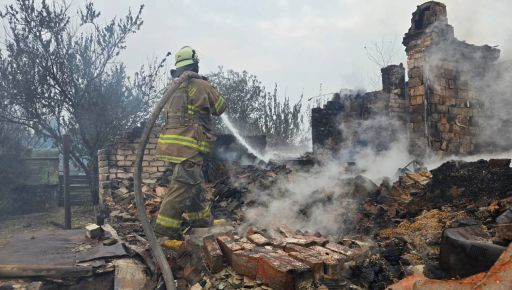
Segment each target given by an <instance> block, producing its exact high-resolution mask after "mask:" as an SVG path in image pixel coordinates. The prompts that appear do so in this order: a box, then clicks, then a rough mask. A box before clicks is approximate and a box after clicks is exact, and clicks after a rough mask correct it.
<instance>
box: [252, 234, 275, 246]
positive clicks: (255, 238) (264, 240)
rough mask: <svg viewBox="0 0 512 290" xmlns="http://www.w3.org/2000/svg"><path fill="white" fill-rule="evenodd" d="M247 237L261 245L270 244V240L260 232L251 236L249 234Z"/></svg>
mask: <svg viewBox="0 0 512 290" xmlns="http://www.w3.org/2000/svg"><path fill="white" fill-rule="evenodd" d="M247 239H248V240H249V241H251V242H253V243H255V244H256V245H257V246H260V247H261V246H266V245H268V244H270V241H269V240H268V239H267V238H265V237H264V236H262V235H260V234H252V235H250V236H247Z"/></svg>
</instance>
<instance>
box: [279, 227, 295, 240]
mask: <svg viewBox="0 0 512 290" xmlns="http://www.w3.org/2000/svg"><path fill="white" fill-rule="evenodd" d="M277 229H278V230H279V231H280V232H281V233H282V234H283V235H284V236H285V237H287V238H292V237H293V236H295V231H294V230H292V229H290V228H289V227H288V226H287V225H280V226H278V227H277Z"/></svg>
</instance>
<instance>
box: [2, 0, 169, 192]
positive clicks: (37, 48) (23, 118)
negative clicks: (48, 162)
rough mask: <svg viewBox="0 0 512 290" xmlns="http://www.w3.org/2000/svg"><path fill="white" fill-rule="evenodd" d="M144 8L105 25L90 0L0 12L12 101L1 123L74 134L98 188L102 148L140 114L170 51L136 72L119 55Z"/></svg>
mask: <svg viewBox="0 0 512 290" xmlns="http://www.w3.org/2000/svg"><path fill="white" fill-rule="evenodd" d="M142 9H143V6H141V7H140V8H139V10H138V11H137V13H135V14H133V13H132V12H131V11H129V12H128V13H127V15H126V16H124V17H121V18H114V19H112V20H110V21H108V22H107V23H106V24H105V25H101V24H99V23H98V22H99V21H98V17H99V15H100V12H99V11H97V10H95V8H94V6H93V4H92V3H86V4H85V7H84V8H83V9H80V10H79V11H78V14H74V13H72V12H71V11H70V9H69V5H68V4H67V3H66V2H65V1H64V2H57V1H55V2H52V4H51V5H48V3H46V1H44V0H43V1H42V2H41V4H36V3H34V0H16V1H15V2H14V4H12V5H8V6H6V7H5V9H4V11H1V12H0V16H1V17H2V18H3V19H4V21H5V23H6V24H7V25H6V28H7V37H6V39H5V41H4V48H3V51H0V98H1V99H3V100H4V101H3V102H4V103H5V105H6V107H9V108H13V109H12V110H0V122H1V121H6V122H13V123H17V124H23V125H24V126H27V127H29V128H32V129H33V130H34V131H35V132H36V133H37V134H39V135H42V136H45V137H48V138H51V139H53V140H54V141H55V143H56V144H57V145H59V147H60V146H61V143H62V135H63V134H64V133H68V134H70V135H71V138H72V144H73V146H72V149H71V157H72V159H73V161H74V162H75V163H77V164H78V165H79V166H80V167H81V168H82V169H83V170H84V171H85V172H86V173H87V174H88V177H89V180H90V182H91V186H92V187H91V189H92V190H93V191H96V190H97V184H95V183H94V182H96V180H97V178H96V174H97V151H98V149H100V148H103V147H104V146H105V145H106V144H107V143H108V142H110V141H111V140H113V139H114V138H115V137H116V136H118V135H119V134H121V133H122V132H124V131H125V130H126V129H128V128H130V127H133V126H134V125H136V124H138V123H139V122H140V121H142V120H143V119H144V118H145V117H146V116H147V113H148V112H149V110H150V108H151V106H152V105H153V102H154V99H155V98H157V97H159V94H158V90H159V89H158V88H159V87H160V85H163V83H161V82H162V76H163V74H162V71H163V68H164V64H165V61H166V58H164V59H163V60H162V61H160V62H157V61H155V62H153V63H151V64H150V65H149V66H147V67H146V68H145V67H142V68H141V69H140V71H139V72H138V73H137V74H136V75H135V77H134V78H133V79H130V78H129V77H128V76H127V74H126V72H125V67H124V65H123V64H122V63H119V62H118V61H117V57H118V55H119V54H120V52H121V51H122V50H123V49H125V48H126V40H127V38H128V37H129V36H130V35H131V34H133V33H135V32H137V31H138V30H139V29H140V27H141V25H142V16H141V13H142ZM71 15H78V17H71ZM166 57H167V56H166ZM4 108H5V107H4ZM0 109H1V108H0Z"/></svg>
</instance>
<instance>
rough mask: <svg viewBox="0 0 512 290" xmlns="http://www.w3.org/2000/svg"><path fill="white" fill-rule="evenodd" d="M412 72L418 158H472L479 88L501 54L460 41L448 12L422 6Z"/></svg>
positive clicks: (410, 48) (415, 20)
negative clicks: (434, 153)
mask: <svg viewBox="0 0 512 290" xmlns="http://www.w3.org/2000/svg"><path fill="white" fill-rule="evenodd" d="M403 44H404V46H405V47H406V53H407V67H408V76H409V81H408V101H409V105H408V111H409V121H408V131H409V136H410V145H411V146H410V148H411V151H412V153H413V154H415V155H418V156H422V155H424V154H425V153H426V152H427V151H429V150H432V151H437V152H440V153H449V154H470V153H475V152H476V151H477V149H478V144H477V143H478V142H477V141H478V139H477V138H476V137H477V134H478V122H477V119H478V115H479V111H480V108H481V102H480V101H479V98H480V95H479V88H478V87H477V86H476V85H475V84H477V83H478V80H479V79H481V78H483V75H484V74H485V73H486V72H487V71H488V68H489V66H490V65H491V64H492V63H493V62H494V61H496V60H497V59H498V57H499V50H498V49H495V48H492V47H489V46H487V45H484V46H474V45H470V44H467V43H466V42H463V41H459V40H457V39H456V38H455V36H454V29H453V27H452V26H451V25H449V24H448V20H447V11H446V6H445V5H444V4H442V3H439V2H435V1H430V2H426V3H424V4H422V5H420V6H418V8H417V10H416V11H415V12H414V13H413V17H412V21H411V27H410V29H409V31H408V32H407V33H406V34H405V36H404V39H403Z"/></svg>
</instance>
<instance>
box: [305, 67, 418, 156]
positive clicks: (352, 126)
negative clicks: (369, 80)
mask: <svg viewBox="0 0 512 290" xmlns="http://www.w3.org/2000/svg"><path fill="white" fill-rule="evenodd" d="M381 73H382V90H380V91H375V92H367V93H355V94H345V95H343V96H340V95H339V94H335V96H334V97H333V99H332V100H330V101H328V102H327V103H326V104H325V105H324V106H323V107H318V108H313V109H312V112H311V128H312V135H313V136H312V141H313V151H314V152H315V154H318V153H321V154H322V153H324V152H325V151H331V152H334V153H336V152H338V151H339V150H341V149H342V147H343V146H345V145H347V146H351V145H349V144H355V145H357V144H358V143H364V144H366V143H367V142H366V141H363V142H360V141H361V140H360V139H359V136H358V134H359V133H361V132H360V130H361V124H362V122H364V121H367V120H370V119H375V118H377V117H384V118H389V120H396V121H397V122H396V124H397V125H398V126H399V127H403V130H401V131H403V132H405V123H406V120H407V116H408V115H407V98H406V86H405V68H404V66H403V65H402V64H399V65H389V66H387V67H384V68H382V69H381ZM391 139H393V138H389V140H391ZM381 141H382V140H379V141H378V142H381ZM376 142H377V141H376ZM374 145H377V144H374ZM376 147H378V148H385V147H386V146H382V144H378V146H376Z"/></svg>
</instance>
